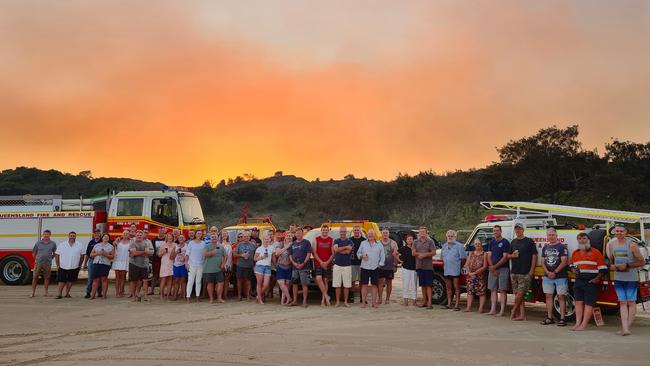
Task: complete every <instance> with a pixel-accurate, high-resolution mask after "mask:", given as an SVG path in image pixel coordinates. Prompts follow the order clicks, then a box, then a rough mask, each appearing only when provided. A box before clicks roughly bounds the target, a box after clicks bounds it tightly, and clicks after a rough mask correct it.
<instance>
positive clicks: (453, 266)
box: [440, 230, 467, 311]
mask: <svg viewBox="0 0 650 366" xmlns="http://www.w3.org/2000/svg"><path fill="white" fill-rule="evenodd" d="M440 257H441V258H442V264H443V268H444V275H445V287H446V288H447V305H443V306H442V308H443V309H450V308H451V300H452V297H453V295H455V296H456V305H455V306H454V311H459V310H460V307H459V306H458V300H459V299H460V284H459V280H460V270H461V268H462V266H463V264H464V263H465V259H467V253H465V249H464V248H463V244H461V243H459V242H458V241H456V232H455V231H454V230H448V231H447V242H446V243H445V244H443V245H442V254H441V256H440ZM452 285H453V290H454V292H453V295H452Z"/></svg>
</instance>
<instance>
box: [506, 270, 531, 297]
mask: <svg viewBox="0 0 650 366" xmlns="http://www.w3.org/2000/svg"><path fill="white" fill-rule="evenodd" d="M510 283H511V284H512V292H514V293H517V292H520V293H522V292H523V293H526V292H528V289H529V288H530V276H529V275H528V274H518V273H511V274H510Z"/></svg>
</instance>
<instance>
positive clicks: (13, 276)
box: [0, 255, 32, 286]
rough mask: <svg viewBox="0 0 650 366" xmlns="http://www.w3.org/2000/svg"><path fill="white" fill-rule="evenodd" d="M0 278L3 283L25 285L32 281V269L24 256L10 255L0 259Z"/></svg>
mask: <svg viewBox="0 0 650 366" xmlns="http://www.w3.org/2000/svg"><path fill="white" fill-rule="evenodd" d="M0 279H1V280H2V282H4V283H5V285H8V286H18V285H26V284H28V283H30V282H31V281H32V271H31V270H30V269H29V264H27V261H26V260H25V258H23V257H21V256H18V255H10V256H7V257H5V258H3V259H2V261H0Z"/></svg>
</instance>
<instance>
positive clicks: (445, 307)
mask: <svg viewBox="0 0 650 366" xmlns="http://www.w3.org/2000/svg"><path fill="white" fill-rule="evenodd" d="M440 309H451V308H450V307H449V306H447V305H442V306H441V307H440Z"/></svg>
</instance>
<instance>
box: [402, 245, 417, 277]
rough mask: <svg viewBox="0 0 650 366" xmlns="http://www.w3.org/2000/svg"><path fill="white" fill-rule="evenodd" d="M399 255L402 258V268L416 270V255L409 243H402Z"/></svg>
mask: <svg viewBox="0 0 650 366" xmlns="http://www.w3.org/2000/svg"><path fill="white" fill-rule="evenodd" d="M399 255H400V259H401V260H402V268H404V269H410V270H411V271H415V257H414V256H413V252H412V250H411V247H409V246H408V245H402V247H401V248H399Z"/></svg>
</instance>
